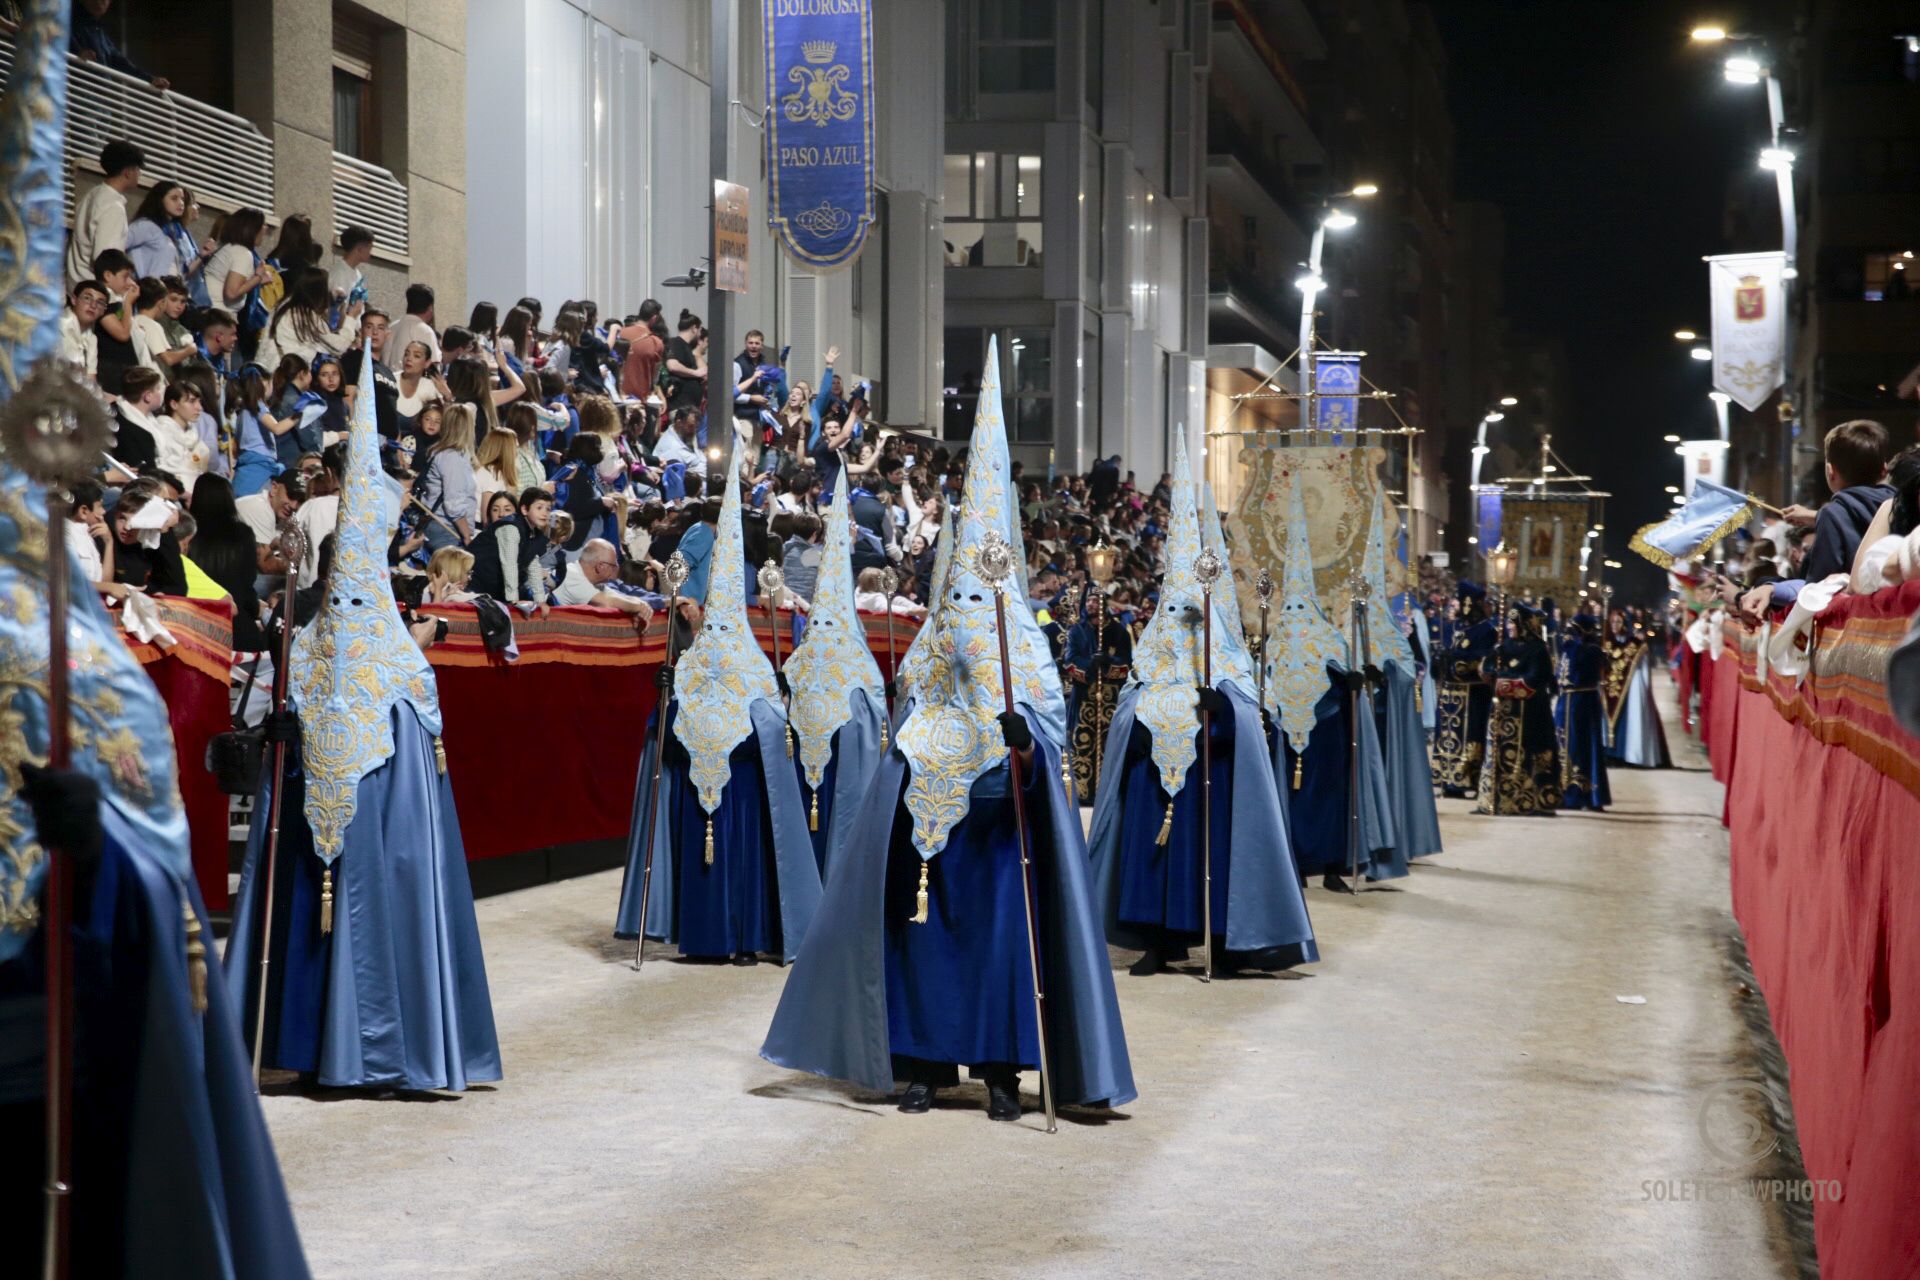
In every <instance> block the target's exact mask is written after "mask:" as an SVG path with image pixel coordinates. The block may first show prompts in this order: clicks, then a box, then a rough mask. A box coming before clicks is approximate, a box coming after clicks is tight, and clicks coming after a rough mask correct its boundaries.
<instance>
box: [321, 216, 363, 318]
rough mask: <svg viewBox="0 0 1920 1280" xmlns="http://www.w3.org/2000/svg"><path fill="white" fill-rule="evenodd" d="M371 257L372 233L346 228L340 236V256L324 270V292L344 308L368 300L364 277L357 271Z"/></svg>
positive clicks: (356, 228) (360, 271)
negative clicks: (338, 300) (340, 300)
mask: <svg viewBox="0 0 1920 1280" xmlns="http://www.w3.org/2000/svg"><path fill="white" fill-rule="evenodd" d="M372 256H373V232H371V231H369V230H367V229H366V228H365V227H348V228H347V229H346V230H345V231H342V232H341V233H340V252H339V254H338V256H336V257H335V258H334V260H333V265H332V266H331V267H329V268H327V291H328V292H329V293H331V294H333V296H334V297H336V298H345V299H346V300H347V305H348V306H352V305H353V304H354V303H356V302H365V301H366V300H367V276H366V273H365V272H364V271H362V270H361V269H360V268H361V267H363V266H365V265H366V262H367V259H369V258H371V257H372Z"/></svg>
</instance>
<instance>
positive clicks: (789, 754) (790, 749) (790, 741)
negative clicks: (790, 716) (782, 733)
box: [786, 725, 793, 760]
mask: <svg viewBox="0 0 1920 1280" xmlns="http://www.w3.org/2000/svg"><path fill="white" fill-rule="evenodd" d="M786 738H787V759H789V760H791V759H793V726H792V725H788V726H787V732H786Z"/></svg>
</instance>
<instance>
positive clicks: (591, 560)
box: [553, 538, 653, 627]
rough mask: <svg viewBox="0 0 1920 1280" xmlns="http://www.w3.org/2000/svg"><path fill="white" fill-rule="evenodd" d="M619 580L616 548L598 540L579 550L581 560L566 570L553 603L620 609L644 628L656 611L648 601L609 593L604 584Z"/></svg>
mask: <svg viewBox="0 0 1920 1280" xmlns="http://www.w3.org/2000/svg"><path fill="white" fill-rule="evenodd" d="M619 576H620V557H619V554H618V553H617V552H615V551H614V549H613V544H612V543H611V542H608V541H607V540H606V539H605V538H595V539H593V540H592V541H591V542H589V543H587V545H586V546H584V547H582V548H581V549H580V558H579V559H578V560H575V561H574V562H573V563H572V564H570V565H568V566H567V574H566V576H565V577H564V578H562V579H560V585H559V586H558V587H556V588H554V592H553V602H554V603H555V604H561V605H573V606H580V605H592V606H594V607H595V608H597V609H618V610H619V611H620V612H622V613H628V614H632V615H633V617H634V619H635V621H636V622H638V623H639V625H641V626H643V627H644V626H645V625H647V623H648V622H649V621H651V620H652V618H653V609H652V608H651V607H649V606H648V604H647V602H646V601H645V600H641V599H639V598H638V597H636V596H630V595H626V594H623V593H622V592H619V591H608V590H606V589H605V584H606V583H609V582H612V581H613V580H614V579H615V578H617V577H619Z"/></svg>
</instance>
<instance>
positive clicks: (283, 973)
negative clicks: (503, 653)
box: [226, 702, 500, 1089]
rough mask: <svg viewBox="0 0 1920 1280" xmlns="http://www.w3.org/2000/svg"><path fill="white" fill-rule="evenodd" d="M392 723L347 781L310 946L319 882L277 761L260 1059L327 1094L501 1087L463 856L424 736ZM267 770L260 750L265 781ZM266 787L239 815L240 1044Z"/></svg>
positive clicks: (446, 786)
mask: <svg viewBox="0 0 1920 1280" xmlns="http://www.w3.org/2000/svg"><path fill="white" fill-rule="evenodd" d="M392 714H393V745H394V750H393V755H392V757H391V758H390V759H388V760H387V761H386V763H384V764H382V765H381V766H380V767H379V768H377V769H375V770H374V771H373V772H372V773H369V774H368V775H367V776H366V777H364V778H362V779H361V780H360V789H359V800H358V804H357V807H356V808H355V810H354V815H353V820H352V822H351V823H350V824H349V825H348V827H347V831H346V837H345V843H344V846H343V848H342V850H341V853H340V857H339V859H338V860H336V861H335V863H334V867H333V870H334V876H333V932H332V933H329V934H323V933H321V932H320V914H319V912H320V886H321V867H320V861H319V859H318V858H316V857H315V856H314V854H313V836H312V831H311V829H310V828H309V827H308V826H307V818H306V807H305V786H304V781H303V779H302V777H301V775H300V773H299V770H298V767H297V753H296V752H289V753H288V755H289V766H290V767H289V770H288V775H289V776H288V779H287V795H286V801H285V803H283V804H282V805H281V807H280V823H281V831H280V850H279V858H278V866H277V868H276V870H275V872H274V903H273V906H272V910H273V913H274V916H273V943H272V945H273V956H272V961H271V963H270V964H269V965H268V977H267V984H268V985H267V1025H266V1028H265V1032H266V1041H265V1044H264V1045H263V1051H262V1054H261V1058H262V1062H263V1063H264V1064H266V1065H268V1066H276V1067H282V1068H286V1069H288V1070H293V1071H301V1072H314V1073H315V1074H316V1075H317V1078H318V1080H319V1082H320V1083H321V1084H323V1085H328V1086H332V1087H337V1088H369V1087H386V1088H394V1089H464V1088H466V1087H467V1086H468V1085H469V1084H481V1083H486V1082H489V1081H494V1080H498V1079H500V1041H499V1037H498V1036H497V1035H496V1034H495V1031H494V1026H493V1002H492V997H491V995H490V993H489V991H488V988H487V966H486V957H485V955H484V954H483V953H482V951H481V948H480V926H479V923H478V922H477V921H476V920H475V918H474V912H473V885H472V882H471V881H470V880H469V879H468V878H467V859H466V848H465V846H464V844H463V843H462V842H461V839H460V817H459V814H458V813H456V812H455V810H454V804H453V785H452V780H451V779H450V778H448V777H447V776H446V775H445V774H442V773H441V772H440V769H439V766H438V764H437V763H436V760H435V755H434V750H433V735H432V734H431V733H429V732H428V731H427V729H426V727H425V726H424V725H422V724H421V723H420V720H419V718H418V716H417V715H416V714H415V713H414V710H413V707H412V706H411V705H410V704H408V703H405V702H402V703H399V704H397V705H396V706H395V707H394V709H393V713H392ZM272 759H273V757H272V752H271V750H269V752H268V756H267V760H268V765H269V768H268V773H269V774H271V772H272V769H271V764H272ZM272 786H273V779H272V778H271V777H268V778H267V779H266V780H265V781H264V782H263V784H262V787H261V793H260V797H259V800H258V802H257V803H256V804H255V806H254V820H253V827H252V830H251V832H250V833H249V836H248V840H247V862H246V868H245V870H243V871H242V872H241V876H240V893H239V896H238V898H237V899H236V900H235V904H234V913H233V935H232V937H231V938H229V939H228V942H227V954H226V965H227V971H228V973H229V975H230V976H231V977H232V979H233V981H232V984H231V992H232V998H233V1000H234V1001H235V1011H236V1013H237V1014H238V1016H239V1018H240V1024H241V1026H243V1027H245V1028H247V1030H248V1032H249V1033H251V1032H252V1030H253V1026H252V1024H253V1021H254V1010H255V1000H256V998H257V992H258V985H257V984H258V981H259V964H260V957H259V939H260V924H261V913H262V911H263V910H265V909H266V907H265V903H264V902H263V899H264V897H265V892H266V886H265V879H266V874H265V873H266V843H267V826H268V822H267V815H268V812H269V809H270V807H271V799H272V796H271V788H272ZM248 1043H249V1044H251V1043H252V1041H251V1034H249V1041H248Z"/></svg>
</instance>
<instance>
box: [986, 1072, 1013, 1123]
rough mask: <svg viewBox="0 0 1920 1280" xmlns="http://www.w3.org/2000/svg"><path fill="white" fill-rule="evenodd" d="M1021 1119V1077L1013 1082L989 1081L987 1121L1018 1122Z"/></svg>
mask: <svg viewBox="0 0 1920 1280" xmlns="http://www.w3.org/2000/svg"><path fill="white" fill-rule="evenodd" d="M1019 1118H1020V1077H1019V1076H1015V1077H1013V1079H1011V1080H989V1081H987V1119H989V1120H1018V1119H1019Z"/></svg>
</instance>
